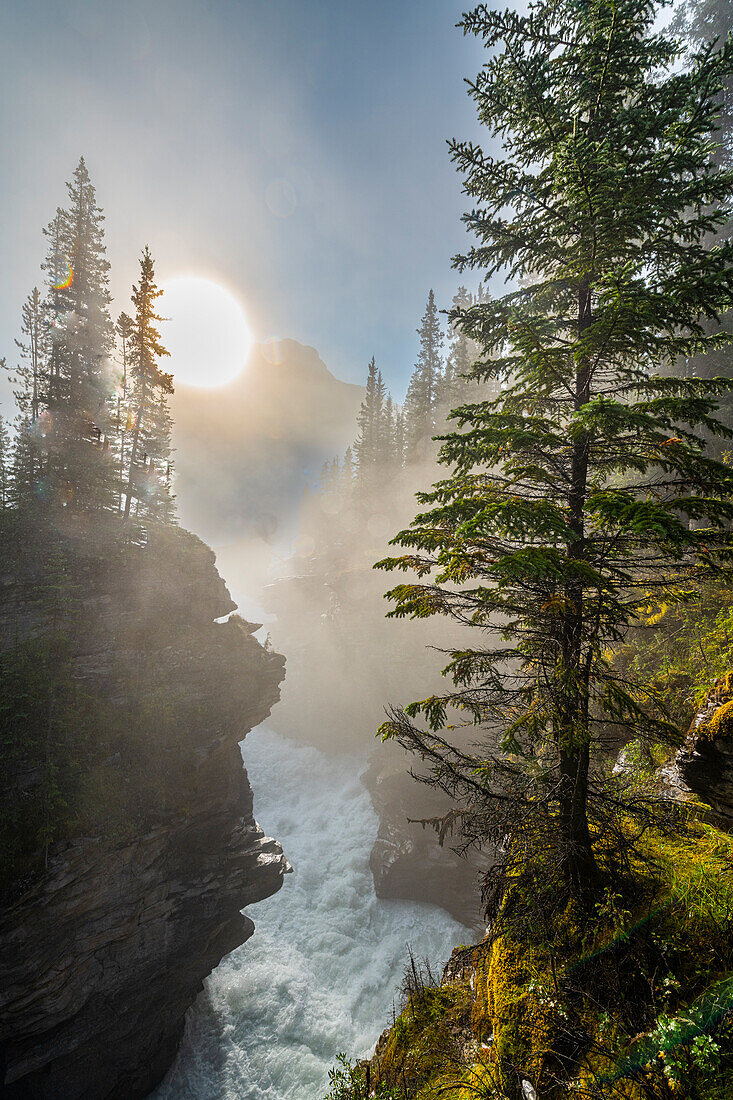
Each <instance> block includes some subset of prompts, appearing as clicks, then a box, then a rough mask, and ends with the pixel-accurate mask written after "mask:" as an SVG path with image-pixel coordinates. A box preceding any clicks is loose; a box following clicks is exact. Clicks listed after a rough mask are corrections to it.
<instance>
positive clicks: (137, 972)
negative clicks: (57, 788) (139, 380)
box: [0, 528, 289, 1100]
mask: <svg viewBox="0 0 733 1100" xmlns="http://www.w3.org/2000/svg"><path fill="white" fill-rule="evenodd" d="M14 537H15V538H16V543H17V545H15V547H14V548H13V547H11V548H10V549H11V551H12V550H13V549H15V551H17V552H15V553H13V552H11V553H10V554H9V555H6V558H5V561H6V563H7V564H6V565H4V566H3V571H2V575H0V591H1V592H2V594H3V596H2V604H1V606H0V620H2V618H3V617H4V618H5V620H6V622H5V623H3V622H2V621H0V628H2V627H3V626H7V625H8V624H10V623H12V627H13V630H12V634H8V633H7V632H4V633H3V635H2V636H3V637H5V638H8V637H11V636H12V637H13V639H14V642H13V644H14V645H15V646H18V644H20V645H22V644H23V641H24V639H28V638H31V639H32V638H37V637H38V636H42V634H43V629H44V611H43V608H42V607H41V608H39V607H38V606H37V604H36V603H34V600H33V592H35V591H37V590H38V584H39V574H40V573H43V570H44V569H45V568H46V566H45V565H44V564H43V561H42V560H41V559H42V555H39V552H36V551H29V550H28V547H27V546H26V547H25V548H24V545H23V543H24V538H23V535H22V533H21V534H20V535H19V536H18V533H17V532H16V533H15V536H14ZM56 543H57V544H56V545H54V546H53V547H51V548H50V550H49V553H48V554H46V558H45V561H46V564H47V562H48V560H51V559H53V560H56V559H57V557H58V552H59V547H61V550H62V551H63V553H64V556H65V560H66V562H67V564H68V563H70V565H69V567H68V572H69V574H70V576H71V580H72V581H73V584H74V587H75V590H76V591H77V592H78V594H79V604H80V606H81V612H80V614H81V619H77V630H76V633H75V636H74V644H73V652H72V656H71V664H70V668H71V673H70V674H71V676H72V678H73V679H74V680H76V681H78V682H80V683H83V684H84V692H85V698H86V697H89V696H91V697H93V698H95V699H97V700H99V699H103V700H104V701H105V706H106V707H107V708H108V709H106V710H103V711H102V715H103V722H102V725H103V726H104V729H102V730H100V732H99V738H98V739H99V742H100V747H99V751H96V752H94V751H92V750H91V749H90V750H89V753H90V755H89V760H88V765H87V766H86V767H85V770H84V776H83V779H84V782H85V783H86V784H87V786H88V785H89V784H92V787H93V790H94V791H96V792H97V795H96V800H95V802H94V807H93V812H92V811H89V810H88V809H87V810H86V811H85V810H84V805H83V802H80V808H79V810H78V812H77V813H76V816H74V817H70V818H69V819H68V820H69V821H73V822H76V823H77V824H76V827H74V828H72V827H71V826H70V825H69V824H68V822H67V823H66V824H65V827H64V829H63V830H61V831H60V835H56V836H55V837H54V839H53V842H52V843H51V844H50V845H49V846H48V847H47V850H46V852H45V858H44V861H43V863H42V865H41V866H40V868H39V867H35V868H31V870H30V871H28V872H27V873H26V874H25V875H24V876H20V877H18V876H16V880H15V881H14V882H12V883H11V884H10V885H8V884H7V882H6V884H5V891H4V905H3V907H2V908H1V909H0V1070H1V1072H2V1082H3V1083H2V1084H1V1085H0V1096H2V1097H5V1098H7V1100H11V1098H13V1100H15V1098H19V1100H20V1098H23V1100H59V1098H61V1097H63V1098H64V1100H81V1098H82V1097H84V1098H85V1100H136V1098H142V1097H145V1096H147V1095H148V1093H149V1092H150V1091H151V1089H153V1088H154V1087H155V1085H156V1084H157V1083H158V1082H159V1081H160V1080H161V1078H162V1077H163V1075H164V1074H165V1072H166V1070H167V1068H168V1066H169V1064H170V1063H171V1061H172V1059H173V1056H174V1054H175V1051H176V1047H177V1045H178V1042H179V1039H180V1037H181V1034H182V1032H183V1025H184V1016H185V1013H186V1011H187V1009H188V1008H189V1006H190V1005H191V1004H192V1003H193V1001H194V999H195V997H196V995H197V993H198V991H199V990H200V989H201V985H202V982H203V979H204V978H205V977H206V976H207V975H208V974H209V973H210V972H211V970H212V969H213V968H214V967H215V966H216V965H217V964H218V962H219V961H220V959H221V958H222V957H223V955H225V954H226V953H227V952H229V951H231V950H233V949H234V948H235V947H237V946H238V945H240V944H242V943H244V941H245V940H246V939H248V937H249V936H250V935H251V934H252V931H253V929H254V925H253V924H252V921H251V920H249V918H248V917H246V916H243V915H242V914H241V912H240V910H241V909H242V908H244V907H245V906H246V905H249V904H251V903H252V902H255V901H259V900H261V899H262V898H265V897H268V896H269V895H271V894H273V893H274V892H275V891H276V890H278V889H279V888H280V886H281V885H282V881H283V874H284V873H285V872H286V871H287V870H289V867H288V864H287V862H286V860H285V858H284V856H283V853H282V850H281V848H280V846H279V844H278V843H277V842H276V841H275V840H272V839H269V838H267V837H265V836H264V835H263V832H262V830H261V829H260V828H259V826H258V825H257V823H256V822H255V820H254V817H253V812H252V791H251V788H250V785H249V782H248V779H247V774H246V771H245V769H244V767H243V765H242V759H241V754H240V750H239V745H238V742H239V741H241V739H242V737H243V736H244V735H245V733H246V732H247V731H248V730H249V729H251V728H252V727H253V726H255V725H256V724H258V723H259V722H261V721H262V720H263V719H264V718H266V717H267V715H268V714H269V711H270V708H271V707H272V705H273V703H274V702H275V701H276V700H277V698H278V694H279V683H280V681H281V680H282V677H283V666H284V660H283V658H282V657H280V656H279V655H277V654H274V653H270V652H267V651H266V650H265V649H264V648H263V647H262V646H261V645H260V644H259V642H257V640H256V639H255V638H254V637H253V632H254V630H255V629H256V626H254V625H253V624H247V623H245V622H244V621H243V620H241V619H237V618H236V617H235V618H230V619H228V620H227V621H226V622H218V623H217V622H215V621H214V620H216V619H221V618H222V617H223V616H226V615H227V614H228V613H229V612H231V611H232V610H233V609H234V605H233V603H232V601H231V598H230V597H229V594H228V592H227V590H226V588H225V586H224V583H223V581H222V580H221V578H220V577H219V575H218V573H217V572H216V569H215V566H214V555H213V553H212V552H211V551H210V550H208V548H207V547H205V546H204V545H203V543H201V542H200V541H199V540H198V539H196V538H195V537H194V536H192V535H189V534H188V533H186V532H184V531H181V530H178V529H175V528H174V529H167V530H166V531H163V532H159V533H158V534H157V535H156V536H153V535H152V534H151V537H150V539H149V542H148V545H147V546H145V547H144V548H140V547H137V548H133V549H131V550H126V551H124V552H122V553H118V554H117V556H116V558H115V557H110V556H109V555H107V554H106V553H104V552H100V545H99V544H100V539H99V538H98V537H95V539H94V540H93V541H90V539H89V538H88V537H86V536H82V537H79V536H78V535H77V534H76V533H72V535H67V534H63V533H62V536H61V537H60V540H56ZM24 551H25V552H24ZM82 622H83V628H82V625H81V623H82ZM19 639H20V641H19ZM127 715H131V716H134V724H135V737H134V738H132V739H131V734H130V733H129V729H128V730H126V727H125V721H124V719H125V716H127ZM121 719H122V720H121ZM130 723H132V718H130ZM146 723H147V725H146ZM160 731H165V733H162V732H160ZM171 731H173V734H171ZM146 739H147V740H146ZM158 740H159V741H160V746H159V747H158V748H155V746H156V741H158ZM38 773H39V769H38V768H33V767H29V768H27V769H26V770H25V771H23V770H22V769H21V770H20V771H18V774H17V776H16V789H15V791H13V792H12V794H13V797H14V798H16V799H17V800H19V801H20V802H21V804H22V803H23V800H24V799H26V801H27V800H28V799H30V800H31V801H32V799H33V797H34V795H33V790H34V784H36V785H38V784H39V783H40V782H41V779H39V776H38ZM168 773H170V775H172V776H173V777H174V780H175V781H171V782H170V783H166V776H167V775H168ZM5 782H8V777H7V771H6V773H5ZM70 789H73V790H76V789H77V788H76V787H73V788H70ZM79 790H81V791H82V792H84V791H86V790H87V787H86V786H84V785H83V784H82V785H81V786H79ZM100 791H101V792H102V798H101V799H100V796H99V792H100ZM105 792H109V801H110V803H111V804H112V803H114V806H115V811H114V813H112V811H110V812H109V813H108V814H105V812H104V807H103V806H100V805H99V803H100V801H104V797H105ZM120 792H122V794H120ZM9 793H10V792H8V791H5V792H3V797H7V796H8V794H9ZM90 821H93V822H97V825H96V827H95V828H94V829H91V828H90V827H89V822H90ZM79 822H82V823H83V824H85V827H84V828H80V826H79V824H78V823H79Z"/></svg>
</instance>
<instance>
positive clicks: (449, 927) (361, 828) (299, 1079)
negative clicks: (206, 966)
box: [151, 726, 472, 1100]
mask: <svg viewBox="0 0 733 1100" xmlns="http://www.w3.org/2000/svg"><path fill="white" fill-rule="evenodd" d="M242 753H243V757H244V762H245V765H246V767H247V770H248V772H249V776H250V780H251V783H252V787H253V789H254V793H255V816H256V817H257V820H258V821H259V822H260V824H261V825H262V827H263V828H264V829H265V831H266V832H267V833H268V834H269V835H271V836H275V837H277V838H278V840H280V842H281V843H282V845H283V848H284V850H285V853H286V855H287V857H288V859H289V860H290V862H291V863H292V864H293V867H294V870H295V873H294V874H292V875H288V876H287V877H286V879H285V883H284V886H283V888H282V890H281V891H280V892H279V893H278V894H275V895H274V897H272V898H268V899H267V900H266V901H263V902H260V903H259V904H257V905H252V906H249V908H248V909H247V913H248V915H249V916H250V917H252V919H253V920H254V921H255V924H256V931H255V933H254V935H253V936H252V938H251V939H250V940H248V942H247V943H246V944H244V945H243V946H242V947H240V948H238V949H237V950H236V951H234V952H232V954H231V955H228V956H227V957H226V958H225V959H224V960H223V961H222V962H221V963H220V965H219V966H218V967H217V969H216V970H215V971H214V973H213V974H212V975H211V976H210V977H209V978H208V980H207V981H206V983H205V987H204V991H203V993H202V994H201V995H200V996H199V998H198V1000H197V1001H196V1003H195V1005H194V1006H193V1008H192V1009H191V1011H190V1012H189V1014H188V1017H187V1022H186V1032H185V1036H184V1039H183V1042H182V1044H181V1048H180V1050H179V1053H178V1057H177V1059H176V1062H175V1064H174V1065H173V1067H172V1068H171V1070H170V1072H169V1074H168V1076H167V1077H166V1079H165V1081H164V1082H163V1084H162V1085H161V1086H160V1087H159V1088H158V1089H157V1090H156V1091H155V1092H154V1093H153V1094H152V1097H151V1100H320V1098H321V1097H322V1096H324V1094H325V1093H326V1091H327V1088H328V1069H329V1067H330V1066H331V1065H332V1063H333V1062H334V1059H335V1057H336V1055H337V1054H338V1052H339V1051H345V1052H347V1053H348V1054H349V1055H350V1056H352V1057H353V1056H354V1055H362V1054H365V1053H366V1052H367V1051H368V1050H370V1048H371V1047H372V1046H373V1045H374V1043H375V1041H376V1039H377V1038H378V1036H379V1034H380V1032H381V1031H382V1030H383V1028H384V1027H385V1026H386V1025H387V1024H388V1023H389V1022H390V1019H391V1005H392V999H393V996H394V994H395V991H396V989H397V988H398V987H399V983H400V980H401V977H402V971H403V968H404V964H405V962H406V958H407V946H408V944H409V945H410V947H411V949H412V951H413V952H414V954H415V955H416V956H419V957H423V956H428V957H429V958H430V960H431V961H432V962H433V964H438V965H439V964H441V963H442V962H443V961H445V959H446V958H447V957H448V955H449V954H450V951H451V949H452V948H453V947H454V946H455V945H456V944H458V943H460V942H464V943H468V942H471V937H472V933H471V932H470V931H468V930H467V929H465V928H463V927H462V925H460V924H458V923H457V922H456V921H455V920H453V919H452V918H451V917H449V916H448V915H447V914H446V913H444V912H443V911H442V910H440V909H437V908H434V907H432V906H428V905H424V904H417V903H413V902H403V901H382V900H380V899H379V898H377V896H376V894H375V892H374V885H373V882H372V877H371V873H370V870H369V851H370V848H371V845H372V842H373V840H374V837H375V835H376V830H377V818H376V814H375V813H374V810H373V808H372V805H371V801H370V798H369V795H368V793H367V791H366V790H365V788H364V787H363V786H362V784H361V782H360V780H359V775H360V773H361V772H362V771H363V770H364V767H365V760H364V759H362V758H360V757H355V756H335V757H330V756H326V755H324V754H323V753H322V752H320V751H318V750H317V749H315V748H312V747H309V746H307V745H303V744H300V743H297V742H295V741H293V740H291V739H289V738H287V737H284V736H282V735H281V734H278V733H275V732H273V731H271V730H269V729H267V727H265V726H260V727H259V728H257V729H255V730H253V731H252V733H250V734H249V735H248V737H247V739H246V741H245V742H244V743H243V746H242Z"/></svg>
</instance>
